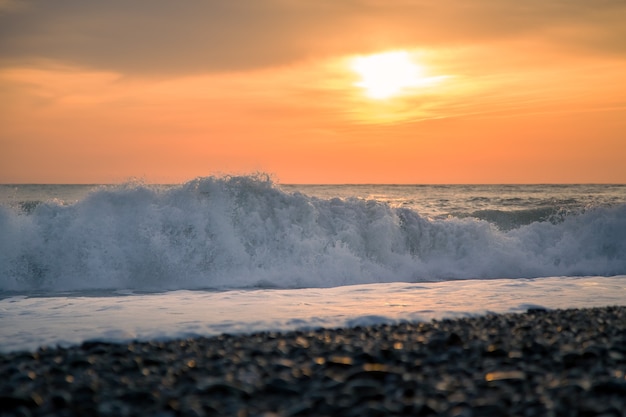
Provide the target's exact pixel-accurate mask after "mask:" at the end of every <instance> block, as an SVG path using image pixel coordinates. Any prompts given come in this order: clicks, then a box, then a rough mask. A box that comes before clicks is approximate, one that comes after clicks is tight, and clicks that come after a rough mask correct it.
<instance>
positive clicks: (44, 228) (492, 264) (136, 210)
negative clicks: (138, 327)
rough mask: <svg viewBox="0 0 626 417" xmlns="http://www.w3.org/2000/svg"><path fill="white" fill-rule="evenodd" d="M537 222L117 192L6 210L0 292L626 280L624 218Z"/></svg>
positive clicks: (217, 183)
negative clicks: (586, 278)
mask: <svg viewBox="0 0 626 417" xmlns="http://www.w3.org/2000/svg"><path fill="white" fill-rule="evenodd" d="M489 213H490V214H489ZM489 213H488V215H491V216H493V215H494V214H493V212H489ZM498 213H503V212H501V211H500V212H498ZM529 213H531V211H525V212H524V216H525V217H524V218H523V219H521V220H520V222H519V223H517V224H515V225H514V227H501V226H498V224H497V222H495V223H494V222H489V221H487V220H480V219H477V218H476V216H474V217H471V216H466V215H463V216H459V217H448V218H430V217H425V216H423V215H422V214H420V213H419V212H417V211H414V210H412V209H407V208H401V207H394V206H392V205H389V204H387V203H383V202H380V201H374V200H364V199H356V198H348V199H339V198H316V197H312V196H309V195H305V194H302V193H298V192H286V191H284V190H283V189H281V188H279V187H276V186H275V185H274V184H273V183H272V182H271V181H269V180H266V179H263V178H260V177H227V178H213V177H211V178H202V179H197V180H194V181H191V182H189V183H186V184H183V185H181V186H176V187H170V188H167V189H154V188H151V187H146V186H140V185H126V186H118V187H112V188H105V189H99V190H96V191H94V192H92V193H91V194H89V195H88V196H87V197H85V198H83V199H80V200H79V201H77V202H75V203H73V204H62V203H60V202H43V203H40V204H37V205H35V206H32V207H31V206H29V207H28V208H27V210H25V209H18V208H15V207H13V208H9V207H6V206H4V207H2V206H0V291H32V290H39V291H42V290H51V291H60V290H84V289H144V290H175V289H198V288H250V287H270V288H302V287H335V286H343V285H353V284H367V283H384V282H397V281H404V282H423V281H433V280H435V281H436V280H447V279H487V278H532V277H547V276H584V275H595V276H614V275H624V274H626V205H624V204H617V205H614V206H611V207H597V208H593V209H587V210H578V211H576V212H573V213H569V214H568V213H565V214H563V215H562V216H560V217H559V218H558V219H556V220H555V219H546V218H545V213H544V212H543V211H536V213H535V214H534V215H536V216H539V217H537V220H536V221H532V220H531V221H529V220H528V218H527V217H528V216H529V215H531V214H532V213H531V214H529ZM488 215H485V216H487V217H489V216H488ZM478 217H480V216H478ZM513 220H515V218H514V217H513ZM522 220H523V221H522ZM507 221H511V216H509V218H508V220H507Z"/></svg>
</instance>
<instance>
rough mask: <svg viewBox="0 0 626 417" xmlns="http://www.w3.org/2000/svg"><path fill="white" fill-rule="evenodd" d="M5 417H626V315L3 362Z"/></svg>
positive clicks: (83, 351) (552, 316) (403, 326)
mask: <svg viewBox="0 0 626 417" xmlns="http://www.w3.org/2000/svg"><path fill="white" fill-rule="evenodd" d="M0 410H2V411H5V412H6V413H7V414H6V415H22V416H29V415H34V416H37V415H53V414H54V415H66V416H74V415H102V416H108V415H111V416H113V415H115V416H126V415H128V416H132V415H143V416H159V417H164V416H178V415H200V416H201V415H224V416H266V417H269V416H326V415H328V416H331V415H341V416H403V415H406V416H409V415H420V416H429V415H432V416H436V415H445V416H458V417H462V416H502V415H509V416H518V415H519V416H535V415H536V416H544V415H548V416H561V415H572V414H571V412H572V410H577V411H578V412H579V415H604V416H626V306H621V307H600V308H583V309H567V310H543V309H531V310H528V312H526V313H522V314H511V313H507V314H497V315H491V314H490V315H485V316H479V317H471V318H460V319H444V320H436V321H431V322H416V323H400V324H394V325H373V326H364V327H354V328H337V329H319V330H311V331H288V332H283V333H278V332H261V333H252V334H246V335H226V334H224V335H221V336H217V337H201V338H193V339H184V340H170V341H158V342H157V341H153V342H132V343H126V344H115V343H104V342H85V343H83V344H81V345H77V346H73V347H69V348H41V349H39V350H37V351H32V352H26V351H22V352H11V353H4V354H0ZM0 414H2V415H5V414H3V413H0Z"/></svg>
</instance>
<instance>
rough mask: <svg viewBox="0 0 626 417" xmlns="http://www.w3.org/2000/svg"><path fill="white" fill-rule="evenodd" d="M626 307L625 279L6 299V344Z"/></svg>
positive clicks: (0, 341) (1, 318)
mask: <svg viewBox="0 0 626 417" xmlns="http://www.w3.org/2000/svg"><path fill="white" fill-rule="evenodd" d="M607 305H626V276H617V277H581V278H576V277H552V278H537V279H498V280H462V281H445V282H428V283H389V284H366V285H351V286H341V287H333V288H305V289H291V290H289V289H278V290H277V289H272V290H270V289H254V290H231V291H189V290H178V291H172V292H163V293H149V294H146V293H143V294H142V293H132V292H124V294H120V293H119V292H110V291H109V292H98V293H95V292H90V293H84V292H83V293H72V294H65V295H64V294H56V295H54V296H46V297H33V296H29V297H27V296H12V297H7V298H4V299H0V323H2V324H1V325H0V351H13V350H20V349H28V350H32V349H36V348H38V347H39V346H42V345H48V346H54V345H69V344H76V343H81V342H82V341H85V340H92V339H97V340H104V341H109V342H126V341H130V340H135V339H138V340H150V339H172V338H181V337H182V338H184V337H191V336H211V335H217V334H221V333H231V334H233V333H249V332H256V331H269V330H271V331H285V330H294V329H311V328H319V327H326V328H333V327H343V326H358V325H369V324H377V323H395V322H400V321H428V320H431V319H433V318H436V319H440V318H454V317H463V316H472V315H477V314H485V313H488V312H494V313H505V312H523V311H525V310H526V309H528V308H531V307H542V308H547V309H556V308H573V307H576V308H581V307H598V306H607Z"/></svg>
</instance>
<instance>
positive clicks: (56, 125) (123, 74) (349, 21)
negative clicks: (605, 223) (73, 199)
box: [0, 0, 626, 183]
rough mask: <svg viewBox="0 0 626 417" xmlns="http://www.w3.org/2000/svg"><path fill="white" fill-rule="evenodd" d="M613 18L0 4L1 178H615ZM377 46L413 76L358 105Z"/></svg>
mask: <svg viewBox="0 0 626 417" xmlns="http://www.w3.org/2000/svg"><path fill="white" fill-rule="evenodd" d="M625 21H626V3H625V2H623V1H621V0H603V1H598V2H589V1H587V0H571V1H561V0H559V1H556V0H528V1H525V2H519V1H512V0H498V1H495V0H477V1H473V2H467V1H466V0H441V1H437V2H432V1H425V0H423V1H422V0H414V1H410V0H384V1H383V0H350V1H341V2H340V1H334V0H333V1H330V0H315V1H313V0H311V1H309V0H302V1H295V0H255V1H228V2H221V1H207V0H185V1H182V2H171V1H169V0H135V1H133V2H127V1H122V0H107V1H106V2H85V1H83V0H55V1H54V2H45V1H35V0H20V1H17V0H0V182H2V183H111V182H121V181H126V180H128V179H130V178H133V177H138V178H141V179H143V180H145V181H147V182H157V183H174V182H181V181H185V180H189V179H192V178H194V177H198V176H207V175H214V174H218V175H219V174H231V173H237V174H241V173H251V172H257V171H262V172H266V173H269V174H272V175H273V177H274V178H275V179H276V180H277V181H278V182H281V183H582V182H592V183H626V163H625V162H624V161H626V25H624V23H623V22H625ZM389 51H395V52H398V51H399V52H402V53H404V54H406V55H407V56H409V57H410V59H411V61H412V62H413V63H414V64H415V65H416V66H417V67H419V70H420V77H421V78H419V79H418V80H417V84H416V85H414V86H411V87H407V88H404V89H401V90H400V91H399V92H398V94H397V95H393V96H391V97H388V98H383V99H376V98H371V97H369V96H368V94H367V91H366V90H364V88H363V86H360V85H359V83H361V84H362V83H363V80H362V75H360V74H358V73H356V72H355V71H354V70H353V69H352V67H353V63H354V59H355V58H357V57H367V56H371V55H375V54H380V53H385V52H389ZM393 77H394V76H393V75H387V78H393Z"/></svg>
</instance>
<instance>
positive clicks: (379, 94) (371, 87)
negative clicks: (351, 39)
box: [351, 51, 427, 99]
mask: <svg viewBox="0 0 626 417" xmlns="http://www.w3.org/2000/svg"><path fill="white" fill-rule="evenodd" d="M351 67H352V70H354V71H355V72H356V73H357V74H358V75H359V76H360V77H361V81H360V82H358V83H356V84H355V85H356V86H358V87H361V88H363V89H364V90H365V93H366V95H367V96H368V97H370V98H373V99H387V98H391V97H394V96H397V95H400V94H402V93H403V92H405V91H406V90H407V89H410V88H413V87H418V86H420V85H422V84H424V82H425V81H426V80H427V79H426V78H424V77H423V70H422V67H420V66H419V65H417V64H416V63H415V62H413V60H412V59H411V56H410V55H409V53H408V52H405V51H393V52H384V53H380V54H375V55H368V56H360V57H357V58H355V59H354V60H353V61H352V65H351Z"/></svg>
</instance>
